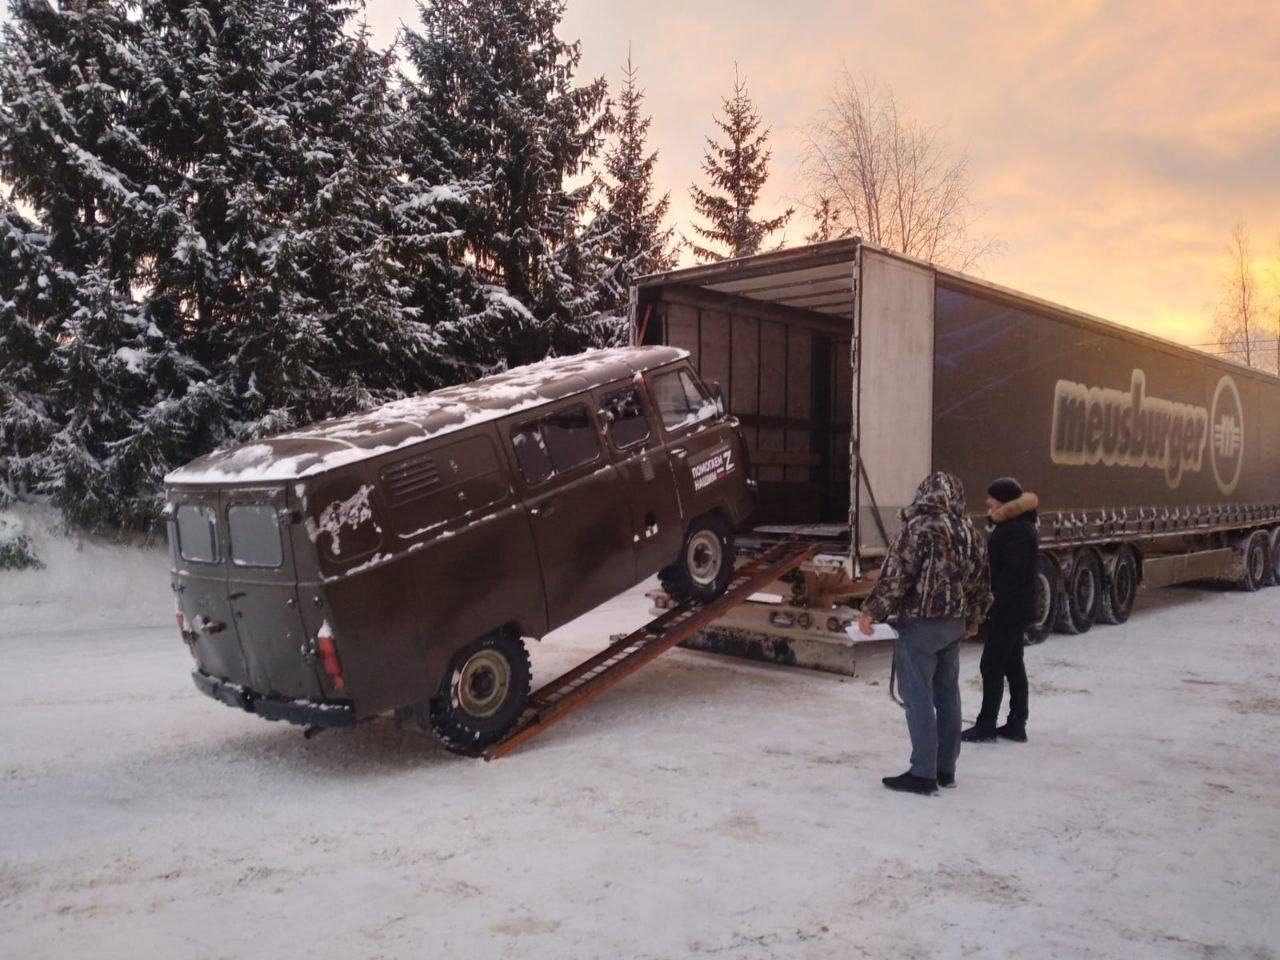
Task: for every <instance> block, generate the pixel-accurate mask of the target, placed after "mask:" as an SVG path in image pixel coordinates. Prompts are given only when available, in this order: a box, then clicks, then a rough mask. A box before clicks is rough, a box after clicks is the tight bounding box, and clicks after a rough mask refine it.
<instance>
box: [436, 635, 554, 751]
mask: <svg viewBox="0 0 1280 960" xmlns="http://www.w3.org/2000/svg"><path fill="white" fill-rule="evenodd" d="M530 676H531V671H530V668H529V653H528V651H527V650H525V647H524V641H523V640H521V639H520V637H518V636H517V635H516V634H514V633H512V632H511V631H506V630H502V631H498V632H496V633H491V634H489V635H488V636H485V637H481V638H480V639H479V640H477V641H476V642H475V643H472V644H468V645H467V646H465V647H463V648H462V649H461V650H459V651H458V652H457V653H455V654H454V655H453V659H452V660H450V661H449V667H448V669H447V670H446V671H445V675H444V680H443V681H442V682H441V684H440V691H439V692H438V693H437V694H436V696H435V697H434V698H433V699H432V700H431V702H430V703H427V704H424V705H422V706H419V707H417V708H415V711H414V714H415V717H416V719H417V721H418V724H419V725H420V726H421V727H423V728H424V729H426V730H429V731H430V732H431V733H433V734H435V735H436V736H437V737H438V738H439V739H440V741H441V742H442V743H443V744H444V745H445V747H447V748H448V749H449V750H452V751H453V752H454V753H461V754H466V755H467V756H476V755H478V754H480V753H482V752H483V751H484V750H485V748H487V747H490V746H492V745H493V744H495V743H497V742H498V741H499V740H501V739H502V738H503V737H505V736H506V735H507V734H508V733H509V732H510V731H511V729H512V728H513V727H514V726H515V725H516V722H517V721H518V720H519V719H520V714H521V713H523V712H524V708H525V704H526V703H527V702H528V700H529V685H530Z"/></svg>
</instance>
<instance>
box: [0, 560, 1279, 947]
mask: <svg viewBox="0 0 1280 960" xmlns="http://www.w3.org/2000/svg"><path fill="white" fill-rule="evenodd" d="M38 546H42V547H43V549H44V550H45V552H46V560H47V561H48V562H49V564H50V568H49V569H48V570H46V571H43V572H42V573H38V574H28V573H24V574H11V573H0V609H4V610H5V614H6V615H5V617H4V618H3V621H4V622H0V651H2V652H3V656H4V669H3V671H0V731H3V735H0V824H2V825H3V827H2V828H0V943H2V944H4V949H3V955H4V956H12V957H23V958H29V960H33V958H41V957H65V956H74V955H85V956H89V955H92V956H94V957H101V958H106V957H122V958H123V957H129V958H132V957H137V956H165V957H184V958H185V957H240V956H246V955H249V954H254V955H265V956H272V955H296V956H307V957H336V956H348V957H405V956H424V957H425V956H437V955H467V956H475V957H521V958H524V957H546V958H555V960H565V958H579V957H583V958H585V957H601V958H615V957H636V958H641V957H643V958H667V957H672V958H675V957H691V956H692V957H699V956H712V955H714V956H717V957H730V958H751V960H755V958H770V957H805V958H808V957H815V958H832V960H836V958H839V960H845V958H850V957H875V958H882V957H890V956H892V957H902V958H908V957H920V958H925V957H928V958H933V957H943V958H949V957H962V956H980V957H1004V956H1031V957H1038V958H1049V957H1062V958H1100V957H1116V958H1121V957H1123V958H1147V957H1149V958H1160V960H1170V958H1174V960H1177V958H1187V960H1191V958H1204V957H1215V958H1217V957H1221V958H1237V957H1238V958H1252V960H1256V958H1272V957H1275V956H1276V955H1277V954H1276V950H1277V944H1280V920H1278V919H1277V917H1278V916H1280V915H1277V913H1276V911H1275V909H1274V906H1275V901H1276V898H1277V894H1280V880H1278V879H1277V873H1276V869H1275V867H1276V864H1277V863H1280V807H1277V805H1276V803H1275V798H1276V796H1277V795H1280V629H1278V628H1280V589H1273V590H1270V591H1265V592H1262V593H1259V594H1254V595H1240V594H1234V593H1218V592H1210V591H1201V590H1191V589H1177V590H1165V591H1159V592H1156V593H1153V594H1151V595H1148V596H1146V597H1144V598H1143V599H1142V601H1141V605H1140V607H1139V609H1138V611H1137V612H1136V613H1135V615H1134V618H1133V620H1132V621H1131V623H1130V624H1129V625H1127V626H1125V627H1118V628H1117V627H1112V628H1107V629H1103V628H1099V629H1096V630H1095V631H1093V632H1092V633H1090V634H1088V635H1085V636H1083V637H1075V638H1068V637H1057V636H1055V637H1052V638H1050V640H1049V641H1048V642H1047V643H1045V644H1043V645H1041V646H1038V647H1033V648H1030V649H1029V651H1028V656H1027V660H1028V666H1029V670H1030V673H1031V686H1032V701H1031V707H1032V720H1031V724H1030V727H1029V729H1030V734H1031V742H1030V743H1028V744H1026V745H1013V744H997V745H993V746H975V747H968V748H966V750H965V752H964V754H963V756H962V757H961V760H960V767H959V772H958V777H959V788H958V789H956V790H951V791H944V792H943V793H942V794H941V795H940V796H937V797H931V798H922V797H914V796H903V795H899V794H893V793H890V792H889V791H887V790H885V789H884V788H883V787H881V785H880V782H879V781H880V777H881V776H883V775H885V774H892V773H900V772H901V771H902V770H903V769H905V768H906V756H907V741H906V731H905V728H904V724H903V721H902V717H901V713H900V711H899V708H898V707H896V706H895V705H894V704H893V703H892V702H891V701H890V700H889V698H888V697H887V696H886V695H885V687H884V682H885V678H886V676H887V658H886V657H885V656H884V655H883V654H881V655H880V659H879V662H880V663H881V665H882V669H880V670H877V669H875V663H876V660H875V658H866V659H864V660H863V668H864V669H863V671H862V672H863V673H864V676H862V677H859V678H844V677H837V676H832V675H824V674H816V673H807V672H800V671H794V670H789V669H787V668H782V667H770V666H763V665H756V664H750V663H744V662H740V661H734V660H729V659H726V658H721V657H716V656H712V655H707V654H699V653H695V652H688V651H682V650H676V651H672V652H670V653H668V654H665V655H664V656H663V657H662V658H660V659H659V660H658V661H657V662H655V663H654V664H653V665H651V666H650V667H648V668H647V669H646V670H644V671H642V672H641V673H639V674H637V675H636V676H634V677H632V678H630V679H628V680H627V681H626V682H625V683H623V684H621V685H620V686H618V687H617V688H616V689H614V690H612V691H610V692H609V694H608V695H606V696H604V697H602V698H600V699H599V700H597V701H596V702H594V703H592V704H591V705H590V706H588V707H586V708H584V709H583V710H581V711H579V712H578V713H576V714H575V715H574V716H572V717H569V718H567V719H566V720H565V721H564V722H563V723H561V724H559V725H557V726H556V727H555V728H554V729H552V730H549V731H548V732H547V733H546V734H545V735H544V736H542V737H539V738H538V740H537V741H535V742H534V743H532V744H530V745H529V747H528V748H527V749H526V750H524V751H522V752H520V753H518V754H516V755H514V756H513V757H511V758H509V759H508V760H506V761H504V762H502V763H495V764H485V763H483V762H480V761H476V760H463V759H459V758H456V757H453V756H451V755H449V754H446V753H444V752H443V751H442V750H440V749H439V748H438V747H436V746H435V744H434V743H433V741H431V740H430V739H428V738H427V737H426V736H425V735H422V734H419V733H417V732H414V731H410V730H400V729H397V728H396V727H395V726H394V725H393V724H392V723H390V722H381V721H380V722H376V723H373V724H370V725H367V726H364V727H361V728H357V729H356V730H354V731H349V732H339V731H335V732H330V733H325V734H324V735H323V736H320V737H317V738H315V739H313V740H310V741H307V740H304V739H303V738H302V736H301V733H300V731H299V730H298V729H297V728H292V727H288V726H284V725H279V724H272V723H267V722H264V721H262V720H259V719H257V718H255V717H252V716H249V715H247V714H240V713H237V712H234V711H232V710H230V709H227V708H225V707H222V706H221V705H219V704H216V703H214V702H212V701H208V700H206V699H205V698H203V697H201V696H200V695H199V694H198V693H197V692H196V691H195V689H194V688H193V687H192V686H191V683H190V680H189V679H188V676H187V673H188V670H189V667H190V661H189V658H188V656H187V654H186V652H185V650H184V649H183V647H182V645H181V643H180V641H179V639H178V636H177V631H176V628H175V626H174V624H173V618H172V613H171V610H172V604H171V600H170V598H169V596H168V593H167V589H166V584H167V581H166V578H165V573H164V566H165V563H164V561H163V559H162V558H160V557H157V556H151V555H143V554H141V553H140V552H138V551H131V550H125V549H123V548H101V547H98V546H96V545H93V544H89V545H86V547H85V548H84V549H83V550H80V551H78V552H76V551H71V550H69V549H66V548H65V546H64V545H60V544H59V543H54V542H47V541H46V542H43V543H41V544H38ZM121 598H128V599H127V600H124V599H121ZM125 603H128V604H129V605H128V606H124V604H125ZM647 617H648V613H647V604H646V602H645V599H644V596H643V592H642V590H635V591H632V592H631V593H629V594H627V595H626V596H624V597H622V598H619V599H618V600H616V601H614V602H612V603H611V604H609V605H607V606H606V607H604V608H602V609H600V610H598V611H596V612H594V613H592V614H590V615H589V616H588V617H586V618H584V619H583V620H581V621H579V622H577V623H575V624H572V625H570V626H569V627H567V628H565V629H564V630H562V631H560V632H559V633H558V634H556V635H554V636H552V637H551V638H549V639H548V640H547V641H546V642H545V643H544V644H542V645H541V646H539V647H536V648H535V649H534V651H533V662H534V668H535V672H536V674H537V676H536V677H535V683H536V682H537V681H538V680H540V679H545V678H547V677H549V676H552V675H553V674H554V673H555V672H556V671H558V670H561V669H563V668H565V667H567V666H569V665H571V664H572V663H575V662H577V661H579V660H581V659H582V657H583V655H584V652H585V651H589V650H591V649H593V648H597V647H599V646H601V645H602V644H603V643H604V642H605V641H606V640H607V637H608V635H609V634H610V633H616V632H620V631H622V630H625V629H626V628H627V627H629V626H634V625H636V624H639V623H641V622H643V621H644V620H646V619H647ZM978 653H979V650H978V648H977V647H975V646H968V647H966V648H965V650H964V652H963V665H962V670H963V674H962V676H963V683H964V695H965V702H966V713H967V714H968V715H969V716H972V713H973V711H974V709H975V708H976V705H977V700H978V686H977V661H978Z"/></svg>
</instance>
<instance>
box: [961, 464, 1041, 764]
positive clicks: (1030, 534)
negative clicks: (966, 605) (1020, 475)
mask: <svg viewBox="0 0 1280 960" xmlns="http://www.w3.org/2000/svg"><path fill="white" fill-rule="evenodd" d="M1039 505H1040V504H1039V501H1038V500H1037V499H1036V495H1035V494H1034V493H1024V492H1023V490H1022V486H1021V484H1019V483H1018V481H1017V480H1014V479H1013V478H1012V477H1002V478H1001V479H999V480H996V481H995V482H994V483H992V484H991V486H990V487H988V488H987V516H988V518H989V520H990V522H991V534H990V536H989V537H988V540H987V553H988V556H989V557H990V563H991V593H992V595H993V596H994V598H995V602H994V603H993V604H992V607H991V613H990V615H989V618H988V620H987V639H986V643H985V644H984V646H983V648H982V661H981V664H980V666H979V669H980V670H981V672H982V710H981V711H980V712H979V713H978V719H977V721H976V722H975V723H974V725H973V726H972V727H970V728H969V729H968V730H966V731H965V732H964V733H963V734H961V737H960V738H961V739H962V740H965V741H967V742H969V743H973V742H982V741H989V740H995V739H996V738H997V737H1003V738H1004V739H1006V740H1016V741H1019V742H1025V741H1026V739H1027V669H1026V666H1025V664H1024V663H1023V658H1022V648H1023V643H1024V642H1025V638H1026V632H1027V627H1029V626H1030V625H1031V622H1032V620H1033V619H1034V618H1035V578H1036V552H1037V551H1038V550H1039V547H1040V535H1039V533H1037V531H1036V508H1037V507H1039ZM1006 680H1008V682H1009V718H1008V720H1007V721H1006V722H1005V724H1004V726H999V727H998V726H996V721H997V719H998V718H999V714H1000V701H1001V700H1003V699H1004V684H1005V681H1006Z"/></svg>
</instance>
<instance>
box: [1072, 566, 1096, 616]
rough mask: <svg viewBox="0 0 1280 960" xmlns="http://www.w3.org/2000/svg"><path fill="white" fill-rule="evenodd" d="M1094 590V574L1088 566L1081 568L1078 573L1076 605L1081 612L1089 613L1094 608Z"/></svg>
mask: <svg viewBox="0 0 1280 960" xmlns="http://www.w3.org/2000/svg"><path fill="white" fill-rule="evenodd" d="M1094 590H1095V586H1094V582H1093V575H1092V574H1091V573H1090V572H1089V570H1088V569H1087V568H1086V569H1081V570H1080V571H1079V572H1078V573H1077V574H1076V606H1077V607H1078V608H1079V609H1080V612H1081V613H1085V614H1087V613H1088V612H1089V611H1090V610H1092V609H1093V602H1094V599H1095V593H1094Z"/></svg>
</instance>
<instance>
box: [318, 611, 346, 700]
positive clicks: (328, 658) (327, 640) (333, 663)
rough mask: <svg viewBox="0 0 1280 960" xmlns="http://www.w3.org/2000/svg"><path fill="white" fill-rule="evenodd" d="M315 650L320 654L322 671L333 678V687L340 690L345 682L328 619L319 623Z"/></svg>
mask: <svg viewBox="0 0 1280 960" xmlns="http://www.w3.org/2000/svg"><path fill="white" fill-rule="evenodd" d="M316 652H317V653H319V654H320V662H321V663H322V664H323V665H324V672H325V673H327V674H328V675H329V676H330V678H331V679H332V680H333V685H334V687H335V688H336V689H338V690H341V689H342V688H343V687H345V686H346V685H347V682H346V681H345V680H343V679H342V663H341V662H340V661H339V660H338V648H337V647H336V646H334V643H333V631H332V630H331V629H329V623H328V621H325V622H324V623H323V624H321V626H320V632H319V633H317V634H316Z"/></svg>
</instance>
